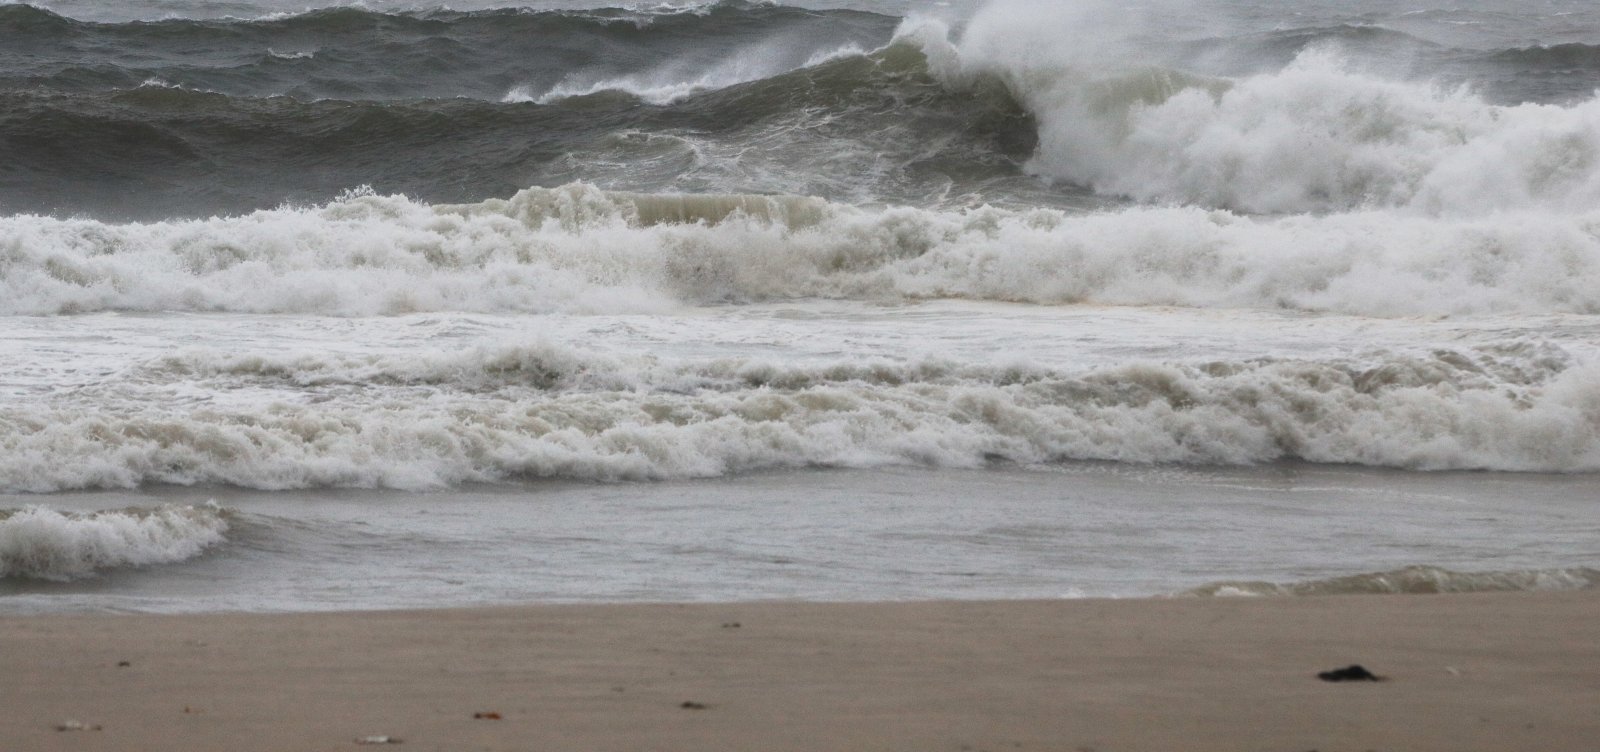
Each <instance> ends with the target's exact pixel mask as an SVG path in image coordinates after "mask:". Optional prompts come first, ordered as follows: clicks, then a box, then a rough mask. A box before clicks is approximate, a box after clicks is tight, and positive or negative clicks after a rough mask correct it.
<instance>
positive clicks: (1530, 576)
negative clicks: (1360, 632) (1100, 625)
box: [1183, 566, 1600, 597]
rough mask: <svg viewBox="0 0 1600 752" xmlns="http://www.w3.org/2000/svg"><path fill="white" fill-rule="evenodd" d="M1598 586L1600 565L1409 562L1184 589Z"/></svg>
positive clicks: (1234, 593) (1236, 592)
mask: <svg viewBox="0 0 1600 752" xmlns="http://www.w3.org/2000/svg"><path fill="white" fill-rule="evenodd" d="M1597 587H1600V570H1595V569H1585V568H1569V569H1520V570H1511V571H1501V572H1494V571H1490V572H1457V571H1452V570H1449V569H1445V568H1443V567H1425V566H1414V567H1406V568H1404V569H1397V570H1394V571H1390V572H1372V573H1368V574H1357V575H1350V576H1347V577H1332V578H1328V579H1322V580H1306V581H1303V582H1290V583H1277V582H1218V583H1213V584H1210V585H1205V586H1202V587H1198V588H1195V589H1193V590H1190V591H1188V592H1186V593H1183V594H1184V595H1198V596H1222V597H1248V596H1284V595H1368V594H1393V595H1399V594H1406V595H1415V594H1433V593H1496V592H1513V591H1514V592H1526V591H1551V590H1591V589H1594V588H1597Z"/></svg>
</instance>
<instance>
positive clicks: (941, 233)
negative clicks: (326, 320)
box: [0, 184, 1600, 316]
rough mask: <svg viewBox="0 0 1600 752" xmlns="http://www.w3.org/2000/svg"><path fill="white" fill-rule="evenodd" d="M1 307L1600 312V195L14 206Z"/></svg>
mask: <svg viewBox="0 0 1600 752" xmlns="http://www.w3.org/2000/svg"><path fill="white" fill-rule="evenodd" d="M0 292H3V293H4V294H3V295H0V312H4V313H10V314H51V313H72V312H87V311H106V310H133V311H171V310H186V311H238V312H254V313H324V314H335V315H370V314H398V313H410V312H416V311H477V312H552V311H570V312H643V311H661V310H664V309H668V308H670V307H672V306H675V305H680V304H684V303H688V304H709V303H718V302H730V301H731V302H739V301H762V300H783V299H792V298H838V299H868V300H894V299H902V300H916V299H932V298H968V299H975V300H997V301H1010V302H1029V303H1039V304H1062V303H1100V304H1124V305H1178V306H1192V307H1214V308H1283V309H1293V310H1304V311H1330V312H1340V313H1350V314H1358V315H1368V316H1411V315H1430V316H1440V315H1457V314H1474V313H1496V312H1516V313H1582V314H1588V313H1595V312H1600V212H1590V213H1584V214H1576V215H1554V214H1549V213H1544V212H1524V213H1506V214H1498V215H1493V216H1487V217H1476V218H1470V219H1467V218H1462V219H1443V218H1429V217H1419V216H1412V215H1407V214H1396V213H1391V212H1361V213H1350V214H1342V215H1336V216H1330V217H1313V216H1296V217H1283V218H1251V217H1244V216H1239V215H1235V214H1231V213H1227V212H1215V211H1207V210H1203V209H1192V208H1135V209H1128V210H1124V211H1118V212H1100V213H1093V214H1071V213H1066V212H1062V211H1055V210H1042V209H1040V210H1028V211H1008V210H1002V209H994V208H982V209H975V210H968V211H954V212H952V211H936V210H923V209H910V208H891V209H858V208H854V207H850V206H843V205H839V204H832V203H828V202H824V201H821V200H818V199H809V198H799V197H784V196H759V195H738V194H727V195H676V194H664V195H656V194H635V193H607V192H604V191H600V190H598V189H596V188H594V187H593V186H589V185H584V184H571V185H566V186H562V187H558V188H532V189H527V190H524V191H522V192H520V193H518V194H517V195H515V196H514V197H512V198H510V199H495V200H490V201H485V202H481V203H478V204H465V205H440V206H430V205H428V204H424V203H421V202H417V201H412V200H410V199H407V198H405V197H402V196H377V195H373V194H371V193H370V192H365V193H363V192H357V193H352V194H350V195H348V196H346V197H344V198H342V199H340V200H338V201H335V202H332V203H330V204H328V205H326V206H323V207H319V208H314V209H278V210H273V211H263V212H257V213H255V214H251V215H248V216H244V217H235V218H214V219H208V220H195V221H178V222H157V223H148V224H109V223H102V222H96V221H92V220H56V219H49V218H43V217H32V216H16V217H5V218H0Z"/></svg>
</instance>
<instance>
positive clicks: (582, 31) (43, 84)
mask: <svg viewBox="0 0 1600 752" xmlns="http://www.w3.org/2000/svg"><path fill="white" fill-rule="evenodd" d="M895 23H896V19H894V18H891V17H888V16H880V15H876V14H872V13H864V12H859V11H844V10H835V11H809V10H804V9H800V8H794V7H788V6H783V5H778V4H775V3H747V2H739V1H738V0H731V1H729V2H720V3H707V4H704V5H701V6H694V7H671V6H666V5H663V6H660V7H658V8H653V9H652V8H641V9H617V8H613V9H599V10H537V11H536V10H529V9H525V8H505V9H497V10H481V11H468V12H458V11H449V10H433V11H415V12H398V13H385V12H379V11H373V10H367V9H363V8H359V7H339V8H323V9H317V10H310V11H306V12H302V13H296V14H281V15H275V16H271V17H267V18H262V19H253V20H241V19H211V20H188V19H166V20H159V21H139V22H130V23H89V22H83V21H76V20H73V19H70V18H65V17H62V16H59V15H56V14H54V13H51V12H49V11H46V10H42V9H39V8H34V7H31V6H28V5H0V63H4V64H3V65H0V89H6V88H10V89H40V88H48V89H53V90H56V91H63V92H87V91H94V90H103V89H106V88H109V87H122V88H127V87H129V86H131V85H135V84H137V82H138V81H141V80H145V79H147V78H152V77H159V78H162V79H165V80H169V81H172V82H173V83H175V84H178V85H182V86H186V87H190V88H195V89H203V90H209V91H218V92H222V93H226V94H228V95H230V96H270V95H288V96H294V97H296V98H301V99H324V98H334V99H346V100H374V99H418V98H442V99H448V98H455V97H469V98H475V99H482V100H493V99H497V98H499V96H501V95H502V94H503V93H504V92H506V91H507V90H509V89H511V88H513V87H518V86H526V87H531V88H537V89H548V88H551V87H552V86H554V85H556V84H557V83H558V82H563V81H565V82H567V84H568V85H569V86H570V85H574V84H573V82H575V81H580V82H581V81H583V80H585V79H588V80H590V81H591V82H592V81H599V80H604V79H607V78H616V77H620V76H630V75H632V76H646V77H648V76H654V77H670V76H687V77H689V78H695V77H706V76H707V75H710V74H711V72H714V71H719V70H720V71H723V72H724V73H725V74H732V73H734V72H735V69H737V68H740V67H744V68H746V69H748V71H749V72H748V74H747V75H745V76H744V78H743V80H749V79H752V78H759V77H765V76H768V75H773V74H776V73H781V72H783V71H786V70H790V69H793V68H796V67H800V66H802V65H804V64H805V63H806V62H807V61H808V60H811V59H813V58H815V57H816V56H817V55H818V53H820V52H824V51H826V50H831V49H837V48H839V47H841V46H845V45H850V44H853V45H855V46H857V47H858V48H863V49H871V48H875V47H879V46H881V45H882V44H883V43H884V42H886V41H887V40H888V38H889V34H890V32H891V31H892V30H893V29H894V25H895ZM196 49H204V50H207V52H206V53H204V54H196V53H195V50H196ZM313 52H316V53H318V54H311V53H313Z"/></svg>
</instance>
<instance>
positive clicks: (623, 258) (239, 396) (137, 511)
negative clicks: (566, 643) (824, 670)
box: [0, 0, 1600, 614]
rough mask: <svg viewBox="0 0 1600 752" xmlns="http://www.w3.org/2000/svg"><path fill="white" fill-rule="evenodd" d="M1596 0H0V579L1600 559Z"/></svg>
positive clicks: (1460, 578) (323, 600)
mask: <svg viewBox="0 0 1600 752" xmlns="http://www.w3.org/2000/svg"><path fill="white" fill-rule="evenodd" d="M1597 88H1600V6H1596V5H1595V4H1594V3H1591V2H1581V1H1579V0H1540V1H1538V2H1510V0H1452V1H1451V2H1450V3H1439V2H1434V0H1357V1H1354V2H1332V1H1331V0H1290V1H1288V2H1257V1H1255V0H1143V1H1140V2H1133V3H1121V2H1118V3H1113V2H1102V1H1101V0H1084V1H1083V2H1027V1H1023V0H988V1H987V2H985V1H983V0H974V1H971V2H949V3H918V2H904V1H900V2H896V1H890V0H884V1H881V2H878V1H874V0H829V1H827V2H821V1H818V2H803V1H797V2H793V3H774V2H747V1H745V0H725V1H723V2H707V3H640V4H631V5H620V4H619V2H616V1H615V0H613V2H609V3H608V2H590V1H589V0H569V1H566V2H563V1H561V0H536V1H535V2H531V3H528V4H523V5H514V6H513V5H505V4H497V3H494V2H492V1H491V0H469V1H468V2H465V3H451V4H450V5H448V6H440V5H437V4H434V3H432V2H431V1H430V0H423V1H422V2H410V1H409V0H408V1H406V2H392V1H391V0H369V1H368V2H357V3H336V4H327V3H321V4H318V2H317V0H311V4H307V3H306V2H304V1H303V0H302V1H300V2H285V1H284V0H135V1H133V2H126V3H115V4H110V3H103V2H98V1H90V0H60V1H55V0H34V2H29V3H10V4H0V356H3V357H0V613H12V614H17V613H46V612H83V611H155V612H193V611H309V610H330V609H380V608H398V607H427V606H465V605H483V604H509V603H538V602H580V601H584V602H620V601H664V602H685V601H735V600H768V599H802V600H829V601H831V600H903V599H925V598H1059V597H1138V596H1177V597H1217V596H1263V597H1264V596H1310V595H1318V594H1327V593H1361V592H1392V593H1418V594H1420V593H1430V592H1448V591H1473V590H1528V589H1573V588H1593V587H1597V586H1600V93H1597Z"/></svg>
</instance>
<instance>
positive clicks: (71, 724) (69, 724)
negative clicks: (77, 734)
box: [56, 720, 100, 731]
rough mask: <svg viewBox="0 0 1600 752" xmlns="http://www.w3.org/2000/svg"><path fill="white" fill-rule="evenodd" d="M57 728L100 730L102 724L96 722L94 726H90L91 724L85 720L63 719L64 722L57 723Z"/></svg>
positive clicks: (66, 729)
mask: <svg viewBox="0 0 1600 752" xmlns="http://www.w3.org/2000/svg"><path fill="white" fill-rule="evenodd" d="M56 730H57V731H99V730H100V724H98V723H96V724H94V725H93V726H90V725H87V724H85V723H84V722H83V721H72V720H67V721H62V722H60V723H58V724H56Z"/></svg>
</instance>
